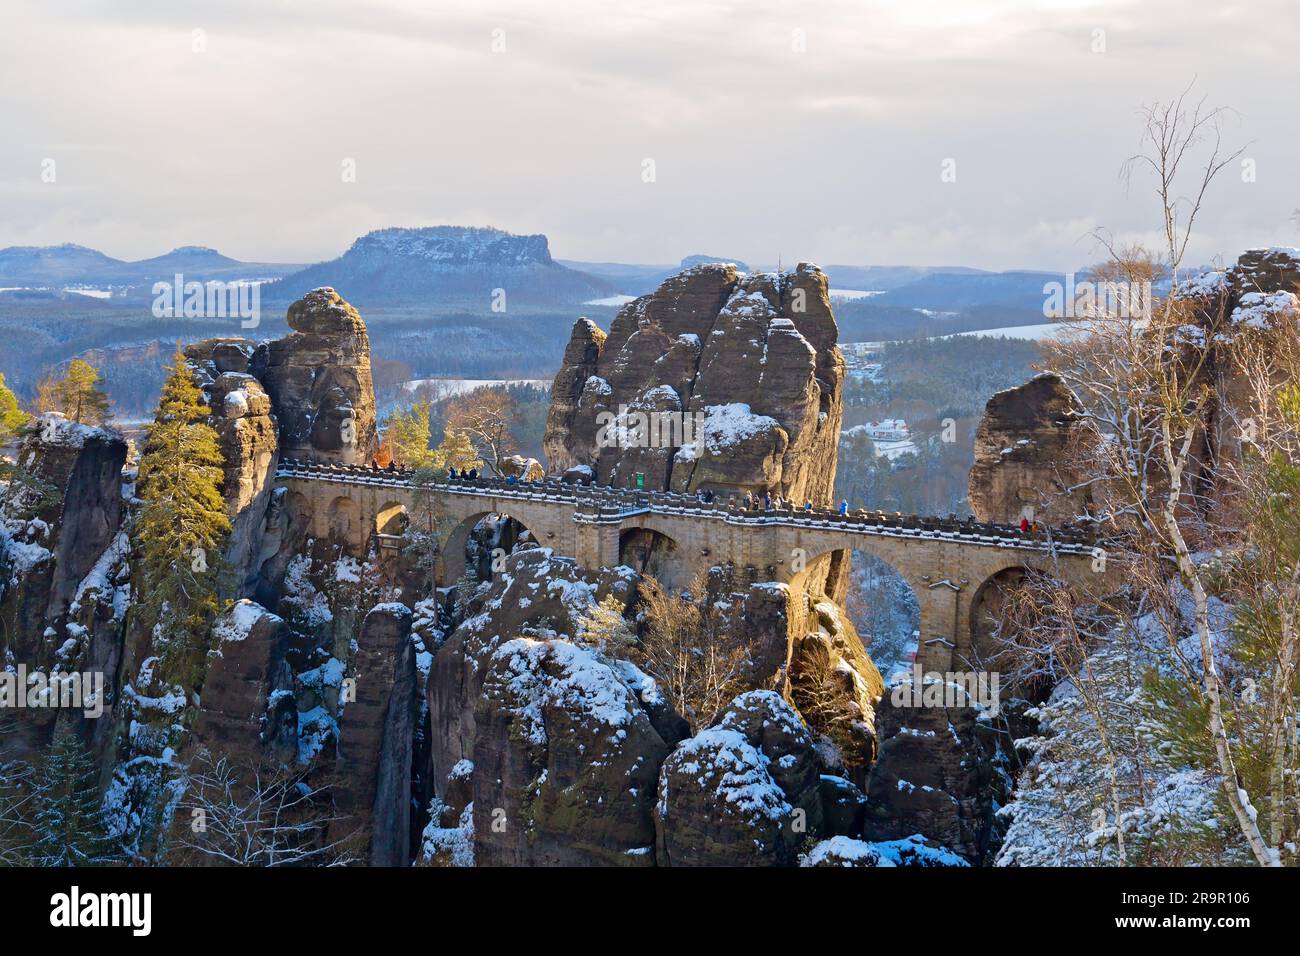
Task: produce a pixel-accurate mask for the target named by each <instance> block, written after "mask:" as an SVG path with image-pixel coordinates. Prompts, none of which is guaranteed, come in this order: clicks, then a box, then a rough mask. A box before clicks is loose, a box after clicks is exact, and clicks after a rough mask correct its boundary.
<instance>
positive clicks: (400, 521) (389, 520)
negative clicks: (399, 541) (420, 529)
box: [375, 502, 411, 537]
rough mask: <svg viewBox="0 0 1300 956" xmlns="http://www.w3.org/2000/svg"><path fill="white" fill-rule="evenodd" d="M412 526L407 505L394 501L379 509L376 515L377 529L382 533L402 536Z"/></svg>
mask: <svg viewBox="0 0 1300 956" xmlns="http://www.w3.org/2000/svg"><path fill="white" fill-rule="evenodd" d="M410 526H411V516H410V515H409V514H408V513H407V511H406V505H404V504H400V503H397V502H392V503H389V504H386V505H384V507H382V508H380V509H379V513H378V514H377V515H376V516H375V531H376V532H377V533H378V534H381V535H389V536H392V537H400V536H401V535H403V534H405V533H406V529H407V528H409V527H410Z"/></svg>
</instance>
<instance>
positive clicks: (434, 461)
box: [383, 398, 442, 468]
mask: <svg viewBox="0 0 1300 956" xmlns="http://www.w3.org/2000/svg"><path fill="white" fill-rule="evenodd" d="M432 407H433V406H432V404H431V403H430V402H429V400H428V399H427V398H426V399H424V400H422V401H419V402H416V403H415V404H414V405H412V406H411V407H410V408H408V409H407V410H406V411H400V410H399V411H395V412H393V414H392V415H390V416H389V418H388V424H387V427H386V428H385V429H384V441H383V444H384V446H385V447H386V448H387V449H388V450H389V452H390V453H391V454H392V456H393V458H395V459H396V460H397V463H398V464H399V465H401V466H402V467H403V468H438V467H441V466H442V462H441V461H440V459H439V455H438V452H436V451H434V450H433V449H432V448H430V447H429V416H430V412H431V409H432Z"/></svg>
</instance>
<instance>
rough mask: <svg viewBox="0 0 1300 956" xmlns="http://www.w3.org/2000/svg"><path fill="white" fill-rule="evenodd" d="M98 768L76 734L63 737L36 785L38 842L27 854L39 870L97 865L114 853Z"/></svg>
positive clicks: (33, 819) (34, 821)
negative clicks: (101, 805)
mask: <svg viewBox="0 0 1300 956" xmlns="http://www.w3.org/2000/svg"><path fill="white" fill-rule="evenodd" d="M96 776H97V773H96V770H95V764H94V761H93V760H91V758H90V754H88V753H87V752H86V750H85V748H84V747H82V745H81V741H79V740H78V739H77V737H76V735H75V734H73V733H70V732H64V733H61V734H59V735H58V736H57V737H56V738H55V739H54V743H53V744H52V745H51V746H50V750H49V752H48V753H47V754H46V755H45V759H44V761H42V763H41V765H40V767H39V768H38V769H37V772H36V775H35V778H34V780H33V784H32V800H31V805H30V809H29V819H30V820H31V825H32V829H33V842H32V844H31V846H29V847H27V848H26V849H25V851H24V853H25V856H26V860H27V862H30V863H31V864H32V865H34V866H95V865H103V864H107V863H111V862H112V861H113V854H112V849H111V843H110V840H109V837H108V834H107V833H106V832H105V829H104V822H103V818H102V816H101V814H100V809H99V789H98V787H97V786H96Z"/></svg>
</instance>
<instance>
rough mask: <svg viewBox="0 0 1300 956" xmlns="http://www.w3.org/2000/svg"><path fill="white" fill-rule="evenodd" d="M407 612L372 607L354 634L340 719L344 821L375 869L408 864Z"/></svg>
mask: <svg viewBox="0 0 1300 956" xmlns="http://www.w3.org/2000/svg"><path fill="white" fill-rule="evenodd" d="M410 635H411V611H410V609H409V608H407V607H406V606H405V605H402V604H392V603H390V604H380V605H378V606H376V607H374V608H372V609H371V610H370V611H369V612H368V613H367V614H366V617H365V620H364V621H363V622H362V624H361V632H360V633H359V634H358V635H357V642H356V643H357V648H356V654H355V656H354V657H353V659H352V664H351V667H350V668H349V671H348V673H349V676H351V677H352V678H353V679H354V680H355V686H356V700H353V701H350V702H347V703H346V704H345V705H344V706H343V713H342V715H341V716H340V717H339V720H338V737H339V740H338V761H337V763H336V769H337V771H338V774H339V776H340V779H341V780H342V785H341V786H340V787H338V788H337V790H336V793H337V797H336V799H337V801H338V805H339V808H340V810H342V812H343V813H345V814H346V815H347V817H348V819H347V820H346V821H345V822H344V823H343V826H344V827H346V828H348V829H353V828H355V829H358V830H359V832H360V833H361V834H362V835H363V836H364V837H365V839H366V842H367V843H368V845H369V850H370V853H369V860H370V863H371V864H372V865H374V866H405V865H406V864H407V862H408V859H409V857H408V854H407V847H408V839H409V833H410V828H411V752H412V743H413V741H414V739H415V717H416V710H417V702H418V694H417V691H416V674H415V649H414V647H413V645H412V643H411V640H410Z"/></svg>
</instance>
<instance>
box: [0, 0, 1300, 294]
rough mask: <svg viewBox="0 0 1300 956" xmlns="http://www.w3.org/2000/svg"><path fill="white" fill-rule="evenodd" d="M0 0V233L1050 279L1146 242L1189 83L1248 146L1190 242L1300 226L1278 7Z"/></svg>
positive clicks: (1207, 253)
mask: <svg viewBox="0 0 1300 956" xmlns="http://www.w3.org/2000/svg"><path fill="white" fill-rule="evenodd" d="M0 17H4V18H5V22H4V23H3V24H0V64H3V65H0V71H3V72H2V73H0V116H2V117H3V118H4V123H5V136H4V137H3V138H0V197H4V202H5V206H6V210H5V212H6V215H5V216H4V217H3V218H0V245H4V244H10V243H18V242H23V243H46V242H48V243H53V242H63V241H75V242H83V243H87V244H94V245H98V246H101V247H103V248H104V249H105V251H107V252H109V253H110V254H112V255H117V256H125V257H132V256H146V255H154V254H157V253H159V252H162V251H164V250H165V249H166V248H169V247H170V246H172V245H178V244H182V243H202V244H205V245H214V246H218V247H219V248H221V249H222V250H223V251H225V252H227V253H228V254H231V255H237V256H239V257H241V258H248V259H259V260H281V261H309V260H314V259H321V258H326V257H330V256H334V255H337V254H338V253H339V252H340V251H342V249H344V248H346V247H347V245H348V244H349V243H350V242H351V241H352V239H354V238H355V237H356V236H357V235H359V234H361V233H363V232H365V231H366V230H367V229H371V228H376V227H379V226H383V225H392V224H398V223H404V224H420V223H426V224H432V223H438V222H448V221H458V222H462V223H471V222H491V223H493V224H495V225H499V226H502V227H503V228H508V229H514V230H517V231H543V232H546V233H547V234H548V235H549V236H550V237H551V244H552V250H553V252H554V253H555V254H556V255H557V256H562V257H565V258H576V259H584V258H585V259H602V260H623V261H643V262H644V261H650V262H674V261H676V260H678V259H680V258H681V257H682V256H683V255H686V254H688V253H691V252H697V251H710V252H713V253H714V254H719V255H732V256H737V257H739V258H742V259H745V260H747V261H756V262H771V261H774V260H775V258H776V257H777V255H781V256H783V257H784V259H786V260H787V261H788V260H793V259H815V260H817V261H821V262H848V263H871V262H881V263H935V262H944V263H952V264H969V265H977V266H984V267H991V268H1017V267H1025V268H1048V269H1058V270H1065V269H1069V268H1073V267H1075V266H1077V265H1078V264H1079V263H1080V262H1081V261H1090V260H1091V258H1093V254H1092V252H1091V251H1090V250H1089V248H1088V245H1087V243H1086V242H1081V237H1086V235H1087V233H1088V232H1090V231H1091V229H1092V228H1095V227H1097V226H1107V227H1109V228H1111V229H1112V230H1113V231H1114V232H1115V233H1116V234H1120V235H1124V234H1133V235H1139V234H1143V233H1145V232H1146V231H1148V230H1149V229H1150V228H1151V226H1152V223H1153V221H1154V218H1155V216H1156V213H1157V210H1156V208H1155V206H1154V204H1153V199H1152V197H1151V195H1150V190H1149V184H1143V183H1141V182H1135V183H1134V184H1133V186H1132V188H1130V189H1127V190H1126V189H1125V188H1124V186H1123V184H1122V183H1121V182H1120V181H1119V179H1118V177H1117V173H1118V171H1119V167H1120V165H1121V163H1122V162H1123V160H1124V159H1125V158H1127V157H1128V156H1129V155H1131V154H1132V152H1133V151H1134V149H1135V148H1136V147H1137V145H1138V136H1139V132H1140V128H1139V120H1138V118H1137V115H1136V109H1137V107H1138V106H1139V105H1140V104H1141V103H1143V102H1149V101H1151V100H1153V99H1156V98H1167V97H1169V96H1171V95H1173V94H1175V93H1176V92H1177V91H1178V90H1180V89H1181V88H1182V87H1184V86H1185V85H1186V84H1187V83H1188V82H1189V81H1190V80H1191V79H1192V78H1193V77H1196V78H1197V89H1198V90H1201V91H1203V92H1204V93H1206V94H1207V95H1209V96H1210V97H1211V99H1212V100H1213V101H1214V102H1216V103H1224V104H1228V105H1231V106H1234V107H1236V108H1237V109H1238V110H1240V111H1241V113H1242V119H1241V121H1240V123H1239V124H1238V125H1236V126H1235V127H1231V128H1229V129H1228V130H1227V131H1226V132H1227V140H1228V141H1229V142H1232V143H1243V142H1251V143H1252V145H1251V146H1250V147H1249V155H1251V156H1252V157H1253V158H1255V159H1256V160H1257V165H1258V175H1257V177H1256V179H1255V181H1254V182H1244V181H1242V179H1241V177H1240V176H1239V175H1238V174H1237V171H1236V170H1235V169H1229V170H1227V171H1225V174H1224V177H1223V179H1222V181H1221V183H1220V184H1219V185H1218V186H1217V188H1216V191H1215V193H1214V195H1213V197H1212V200H1211V202H1210V204H1209V206H1208V207H1207V209H1206V211H1205V214H1204V217H1203V219H1202V220H1201V237H1202V238H1201V239H1200V240H1199V242H1198V244H1196V245H1194V247H1193V250H1192V252H1193V254H1194V255H1196V256H1201V257H1205V258H1209V257H1211V256H1213V255H1215V254H1223V255H1228V256H1231V255H1234V254H1235V253H1236V252H1237V251H1239V247H1238V246H1236V245H1233V244H1234V243H1240V242H1242V241H1245V239H1246V237H1252V236H1254V237H1258V238H1257V239H1255V240H1253V241H1256V242H1267V243H1284V242H1294V241H1297V238H1296V236H1295V235H1294V233H1295V226H1294V224H1292V223H1290V222H1289V220H1288V219H1287V216H1288V214H1289V211H1290V210H1291V209H1292V208H1294V207H1295V206H1297V205H1300V196H1298V195H1297V190H1296V187H1295V184H1294V180H1293V178H1292V177H1291V176H1290V175H1289V171H1290V167H1291V165H1292V162H1291V159H1292V157H1293V156H1294V154H1295V151H1296V148H1297V145H1300V129H1298V128H1297V127H1298V125H1300V120H1298V119H1297V117H1296V115H1295V111H1294V109H1293V104H1292V99H1293V97H1292V95H1291V91H1292V90H1294V89H1295V88H1296V83H1297V80H1298V79H1300V77H1298V76H1297V66H1296V65H1295V57H1294V55H1293V51H1292V50H1290V49H1289V46H1288V44H1286V43H1285V42H1284V38H1285V37H1287V36H1289V35H1290V34H1292V33H1294V32H1295V27H1297V26H1300V11H1297V10H1296V8H1295V7H1294V5H1293V4H1292V3H1290V2H1289V0H1261V2H1259V3H1253V4H1251V5H1249V6H1247V5H1244V4H1232V3H1228V4H1224V3H1221V2H1214V0H1188V2H1174V0H1142V2H1139V0H1105V2H1092V0H1088V2H1084V0H1069V2H1037V3H1024V2H1012V0H937V2H921V0H917V2H913V3H909V4H894V3H877V2H865V3H864V2H860V0H822V2H816V3H814V2H806V3H790V2H776V0H753V2H739V0H735V2H732V0H712V2H707V0H706V2H684V0H682V2H675V0H669V2H657V3H655V4H645V3H639V2H632V0H599V2H598V0H548V2H547V3H545V4H539V3H536V2H530V0H503V2H474V3H471V2H468V0H464V2H449V0H443V2H439V3H437V4H428V3H424V2H417V0H404V2H396V0H387V2H377V3H375V2H371V3H359V2H342V0H320V2H314V3H313V4H311V5H310V6H307V5H302V4H298V3H290V2H287V0H260V2H253V0H228V2H225V3H222V4H198V3H194V4H185V3H169V4H161V3H150V2H144V0H135V2H132V0H125V2H116V3H114V4H112V5H108V4H103V3H96V2H89V0H86V2H80V3H76V2H73V3H65V4H58V5H51V4H46V3H40V2H37V0H10V2H9V3H7V4H6V5H5V9H4V12H3V13H0ZM1288 27H1290V29H1288ZM195 31H201V32H200V33H196V32H195ZM1098 31H1101V32H1098ZM1099 37H1100V38H1101V39H1102V41H1103V42H1104V52H1094V51H1095V49H1096V47H1097V45H1098V38H1099ZM494 44H495V46H496V49H497V50H498V52H494ZM49 158H53V159H55V160H56V161H57V165H58V179H57V182H55V183H43V182H41V180H40V171H41V163H42V161H43V160H45V159H49ZM646 159H652V160H653V161H654V164H655V169H656V174H657V175H656V179H655V181H654V182H653V183H647V182H645V181H643V177H642V170H643V168H644V167H643V163H644V161H645V160H646ZM348 160H351V161H352V162H353V163H354V165H355V169H356V171H357V175H356V181H355V182H344V181H343V177H342V176H341V170H342V166H343V163H344V162H345V161H348ZM945 160H952V161H954V163H955V169H956V171H957V176H956V181H955V182H945V181H944V180H943V179H942V178H941V170H942V169H943V168H944V163H945ZM467 217H473V218H467ZM1076 228H1078V229H1079V233H1078V234H1075V233H1074V230H1075V229H1076Z"/></svg>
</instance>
